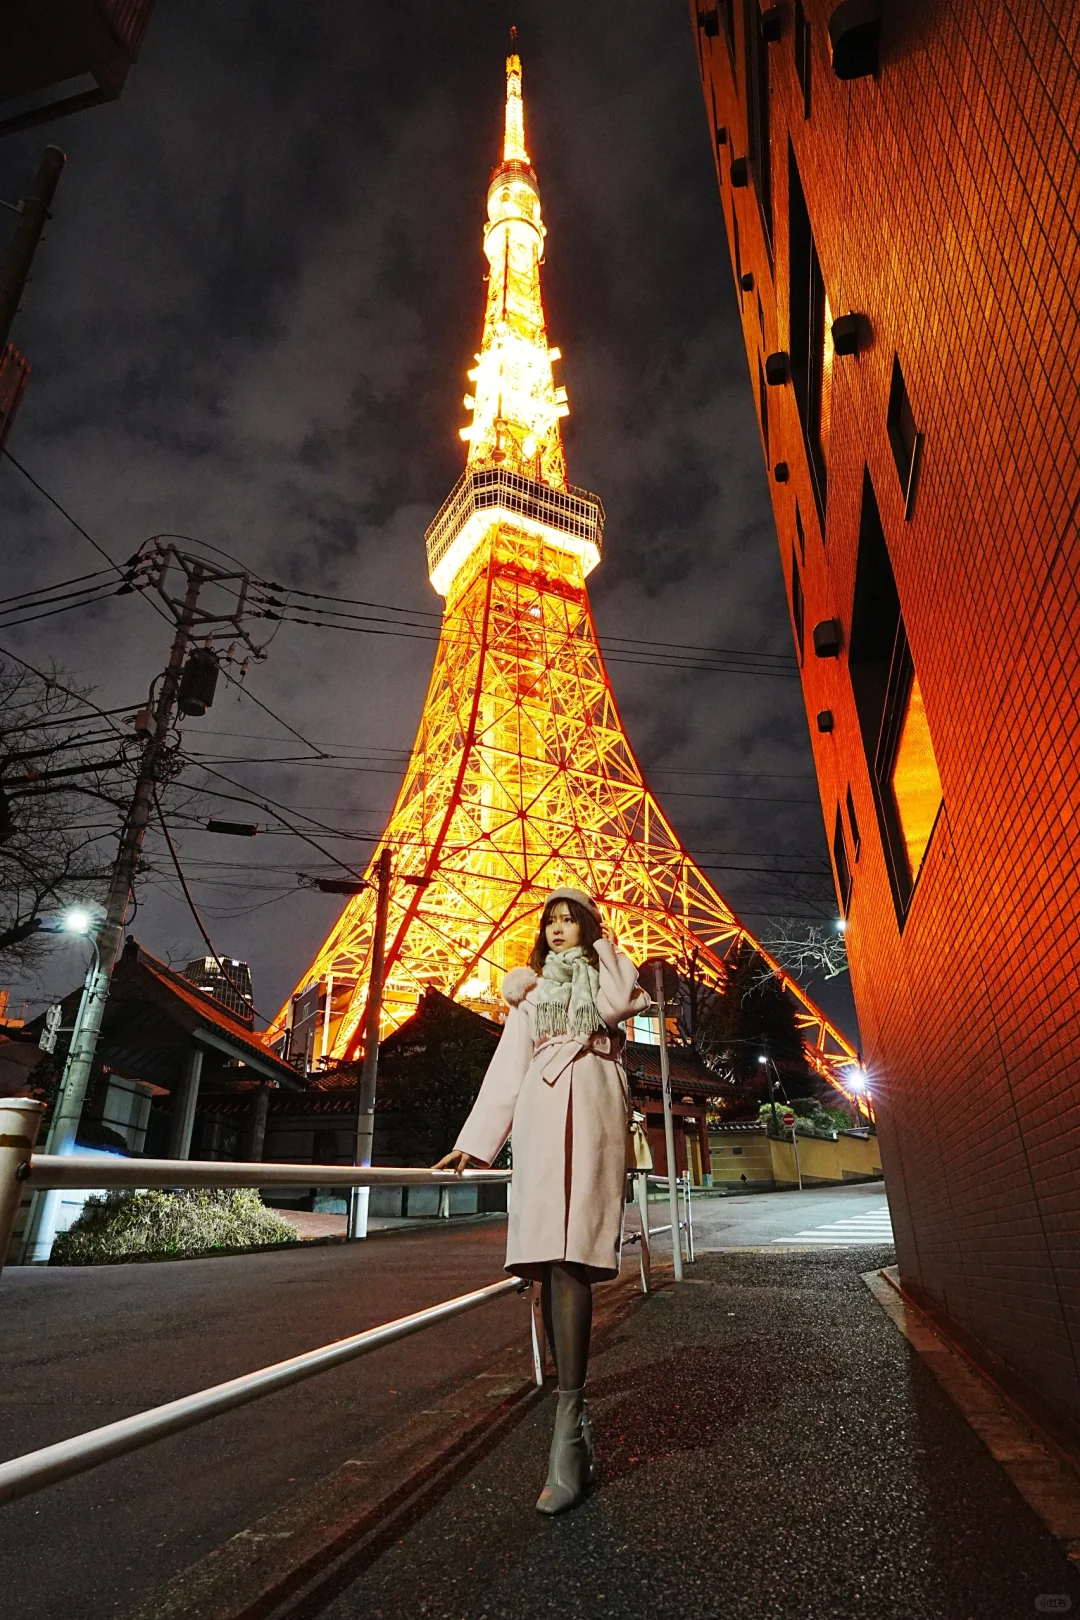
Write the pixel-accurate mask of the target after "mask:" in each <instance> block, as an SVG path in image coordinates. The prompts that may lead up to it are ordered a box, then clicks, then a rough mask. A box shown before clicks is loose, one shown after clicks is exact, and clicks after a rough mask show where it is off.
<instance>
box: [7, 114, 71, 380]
mask: <svg viewBox="0 0 1080 1620" xmlns="http://www.w3.org/2000/svg"><path fill="white" fill-rule="evenodd" d="M66 162H67V159H66V157H65V156H64V154H63V152H61V150H60V148H59V147H58V146H47V147H46V148H45V153H44V156H43V157H42V159H41V163H40V165H39V167H38V172H37V174H36V175H35V176H34V184H33V186H32V188H31V190H30V192H29V194H28V195H27V196H25V197H24V198H23V200H22V202H21V203H20V204H19V206H18V209H17V212H18V214H19V216H20V218H19V224H18V228H17V229H16V231H15V236H14V238H13V240H12V243H11V246H10V247H9V248H8V250H7V253H6V254H5V255H4V258H3V260H2V261H0V350H3V349H4V347H5V346H6V344H7V341H8V338H9V337H10V336H11V327H12V323H13V322H14V320H15V316H16V314H17V313H18V308H19V303H20V301H21V299H22V295H23V292H24V290H25V288H26V283H27V281H28V280H29V279H30V266H31V265H32V264H33V262H34V254H35V253H36V252H37V246H38V243H39V242H40V241H41V233H42V231H44V229H45V224H46V221H47V220H48V218H49V210H50V208H51V206H52V200H53V196H54V195H55V193H56V184H57V181H58V180H59V179H60V174H61V171H62V169H63V167H64V164H65V163H66Z"/></svg>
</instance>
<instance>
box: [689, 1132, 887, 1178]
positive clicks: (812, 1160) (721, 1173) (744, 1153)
mask: <svg viewBox="0 0 1080 1620" xmlns="http://www.w3.org/2000/svg"><path fill="white" fill-rule="evenodd" d="M798 1140H799V1163H800V1165H801V1167H802V1179H803V1186H804V1187H819V1186H827V1185H830V1184H835V1183H837V1182H844V1181H871V1180H875V1179H877V1178H878V1177H879V1176H880V1175H881V1173H882V1170H881V1149H880V1147H879V1144H878V1138H877V1137H876V1136H871V1137H870V1138H869V1139H867V1140H864V1139H863V1138H862V1137H858V1136H840V1137H838V1138H837V1140H836V1141H835V1142H827V1141H825V1140H824V1139H823V1138H821V1137H815V1136H800V1137H799V1139H798ZM709 1147H710V1149H711V1151H712V1162H713V1186H714V1187H727V1188H729V1189H737V1188H742V1189H744V1190H745V1191H746V1192H762V1191H765V1190H768V1189H770V1188H773V1187H795V1186H798V1173H797V1171H796V1168H795V1155H794V1152H793V1151H792V1147H791V1144H790V1142H774V1141H772V1140H771V1138H769V1137H767V1136H766V1135H765V1133H764V1131H760V1132H759V1131H754V1132H750V1131H746V1132H743V1131H710V1132H709Z"/></svg>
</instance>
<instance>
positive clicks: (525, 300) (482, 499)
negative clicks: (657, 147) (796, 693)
mask: <svg viewBox="0 0 1080 1620" xmlns="http://www.w3.org/2000/svg"><path fill="white" fill-rule="evenodd" d="M487 215H488V217H487V225H486V227H485V230H484V251H485V253H486V255H487V259H488V263H489V266H490V273H489V276H488V288H487V308H486V310H485V314H484V333H483V339H482V342H481V345H480V352H479V354H478V355H477V356H476V365H475V367H474V368H473V370H472V371H470V372H469V381H470V383H471V387H472V392H471V393H470V394H467V395H466V396H465V408H466V410H467V411H468V412H469V413H470V415H471V417H472V420H471V422H470V424H469V425H468V426H467V427H463V428H462V429H461V437H462V438H463V439H464V440H465V441H466V442H467V444H468V447H469V450H468V457H467V461H466V466H465V471H464V473H463V474H462V477H461V478H460V479H459V480H458V483H457V485H456V486H455V488H454V489H453V491H452V492H451V494H450V496H449V497H448V499H447V500H446V502H445V503H444V505H443V507H442V509H441V511H440V512H439V513H438V514H437V516H436V518H435V521H434V522H433V523H432V525H431V527H430V528H429V529H428V532H427V556H428V567H429V570H430V575H431V582H432V584H433V585H434V587H435V589H436V590H437V591H438V592H439V594H440V595H441V596H443V597H445V599H446V609H445V613H444V617H443V623H442V632H441V636H440V640H439V644H438V650H437V652H436V654H435V667H434V670H433V672H432V676H431V685H430V687H429V690H428V695H427V701H426V703H425V705H424V713H423V716H422V718H421V721H420V729H419V732H418V734H417V738H416V742H415V744H414V746H413V751H412V757H411V758H410V760H409V764H408V768H407V770H406V773H405V778H404V781H403V783H402V786H401V791H400V793H399V794H398V798H397V803H396V804H395V806H394V810H393V814H392V815H391V817H390V821H389V824H388V826H387V829H386V832H385V835H384V841H385V843H386V844H388V845H389V846H390V849H391V851H392V858H393V871H394V874H395V881H394V883H393V886H392V890H391V898H390V909H389V926H388V932H387V956H386V991H385V1024H386V1027H390V1026H392V1025H395V1024H398V1023H400V1022H401V1021H402V1020H403V1019H404V1018H406V1017H408V1015H409V1014H410V1013H411V1012H412V1010H413V1009H414V1007H415V1006H416V1001H417V997H418V996H419V994H420V993H421V992H422V991H423V990H424V989H425V988H426V987H427V986H435V987H437V988H438V989H439V990H441V991H443V992H444V993H445V994H447V995H451V996H454V997H456V998H457V999H458V1000H459V1001H463V1002H466V1003H468V1004H469V1005H471V1006H474V1007H476V1008H477V1009H478V1010H482V1011H488V1012H491V1011H494V1010H496V1009H498V1008H500V1007H501V1006H502V1002H501V998H500V995H499V985H500V983H501V979H502V975H503V974H504V972H505V971H506V970H507V969H508V968H510V967H514V966H516V965H518V964H519V963H521V962H522V961H524V959H525V957H526V956H527V954H528V952H529V949H530V948H531V945H532V941H533V939H534V937H535V933H536V926H537V917H538V912H539V909H540V907H541V905H542V903H543V900H544V897H545V895H546V894H547V892H548V891H549V890H550V889H552V888H554V887H556V886H557V885H559V884H565V883H572V884H575V885H577V886H579V887H581V888H585V889H587V890H589V891H590V892H591V893H593V894H595V895H597V896H598V897H599V898H600V899H601V900H602V902H603V905H604V909H605V911H606V913H607V916H608V917H609V919H610V921H611V924H612V927H613V929H614V931H615V933H616V935H617V938H618V941H619V943H620V944H621V945H622V946H623V948H624V949H625V950H626V951H627V952H628V953H629V954H630V955H631V956H633V957H634V958H635V959H636V960H638V961H641V960H643V959H644V958H645V957H648V956H653V955H661V954H662V955H665V956H668V957H670V958H672V959H673V960H685V959H686V957H687V956H688V955H689V954H690V952H692V951H693V950H695V949H696V950H697V951H698V960H699V963H700V965H701V968H702V969H703V970H704V972H705V973H706V974H707V975H709V976H711V977H712V978H713V980H714V982H718V981H719V980H720V979H721V977H722V975H723V959H724V956H725V954H726V952H727V951H729V950H730V949H731V947H732V945H733V944H735V943H736V942H737V941H739V940H749V941H750V943H752V944H756V942H754V941H753V940H752V938H751V936H750V935H749V934H748V932H747V931H746V929H744V928H743V927H742V925H741V924H740V922H739V921H738V919H737V918H736V916H735V915H734V913H733V912H732V911H731V909H730V907H729V906H728V905H727V904H726V903H725V902H724V901H723V900H722V899H721V897H720V896H719V894H717V892H716V890H715V889H714V888H713V887H712V885H711V884H710V883H709V882H708V881H707V880H706V878H705V877H704V876H703V875H702V874H701V872H699V871H698V869H697V867H696V866H695V865H694V863H693V861H692V860H691V859H690V857H689V856H688V855H687V854H686V852H685V850H684V849H683V848H682V845H681V844H680V842H679V839H678V838H677V837H676V835H675V833H674V832H673V831H672V829H671V826H670V824H669V823H668V821H667V819H666V817H665V816H664V814H663V812H662V811H661V810H660V807H659V805H658V804H657V802H656V800H655V799H654V798H653V796H652V794H651V793H650V792H649V789H648V788H647V786H646V784H645V780H644V778H643V776H642V774H641V769H640V767H639V766H638V763H637V761H636V759H635V758H634V753H633V749H632V748H631V746H630V743H629V740H628V739H627V736H626V733H625V732H624V730H623V727H622V722H621V721H620V718H619V713H618V710H617V708H616V706H615V699H614V696H613V695H612V691H611V684H610V682H609V680H608V675H607V671H606V669H605V667H604V661H603V658H602V657H601V654H600V648H599V645H598V642H597V637H596V630H595V626H594V624H593V619H592V613H591V611H590V608H589V598H588V594H587V592H586V589H585V578H586V575H587V574H589V573H590V572H591V571H592V569H593V568H595V567H596V565H597V563H598V562H599V561H600V553H601V541H602V535H603V527H604V512H603V508H602V507H601V505H600V502H599V500H598V499H597V497H596V496H595V495H590V494H589V493H588V492H587V491H586V490H583V489H575V488H574V487H573V486H572V485H570V484H569V483H568V482H567V478H566V459H565V456H564V454H563V445H562V435H561V431H560V426H559V423H560V419H561V418H562V417H563V416H565V415H566V414H567V411H568V406H567V403H566V390H565V388H561V387H560V386H559V385H558V384H557V383H556V382H555V378H554V373H553V367H554V365H555V363H556V362H557V361H558V359H559V358H560V356H559V351H558V349H555V348H551V347H549V345H548V339H547V328H546V324H545V320H544V305H543V300H542V297H541V291H540V263H541V260H542V258H543V252H544V236H545V231H544V225H543V221H542V219H541V213H540V194H539V190H538V187H537V179H536V174H535V171H534V170H533V168H532V165H531V164H530V162H529V157H528V153H527V151H526V147H525V130H524V118H523V108H522V98H521V63H520V60H519V58H518V57H517V56H516V55H514V56H511V57H509V59H508V61H507V66H506V124H505V138H504V143H503V154H502V161H501V162H500V163H499V164H498V166H497V167H496V169H495V172H494V174H493V176H492V180H491V184H490V186H489V188H488V196H487ZM376 858H377V856H376ZM374 866H375V862H374V860H373V862H372V868H371V871H370V874H369V875H371V876H372V877H374ZM409 878H412V879H414V880H415V879H417V878H421V879H428V880H429V881H428V882H427V884H426V885H424V886H420V885H418V884H417V883H416V882H415V881H414V882H412V883H410V882H408V881H407V880H408V879H409ZM374 913H375V904H374V893H373V892H372V891H368V892H367V893H365V894H361V895H358V896H356V897H355V898H354V899H352V900H350V901H349V903H348V904H347V905H346V907H345V910H344V912H343V913H342V915H341V918H340V919H339V921H338V923H337V925H336V927H335V928H334V929H333V931H332V932H331V934H330V937H329V938H328V939H327V941H326V944H325V945H324V946H323V948H322V950H321V951H320V952H319V954H318V956H317V957H316V959H315V961H314V962H313V963H312V964H311V967H310V968H309V970H308V972H307V973H306V974H305V975H304V977H303V979H302V980H301V982H300V985H299V986H298V990H297V995H296V996H295V997H294V998H293V999H292V1001H291V1002H290V1008H291V1012H290V1011H288V1010H287V1011H284V1012H282V1013H281V1014H280V1015H279V1018H278V1020H277V1022H276V1024H275V1026H274V1028H273V1029H272V1030H271V1031H270V1032H269V1034H268V1037H267V1038H268V1039H270V1040H273V1039H275V1038H276V1037H277V1036H279V1035H280V1033H281V1032H282V1030H283V1028H284V1026H285V1023H286V1021H287V1019H288V1018H289V1017H292V1018H293V1019H294V1020H295V1022H296V1024H297V1028H296V1031H295V1033H296V1035H297V1036H299V1035H300V1028H299V1026H300V1024H304V1025H305V1026H306V1033H305V1035H304V1038H303V1039H304V1043H305V1045H306V1049H307V1050H308V1051H310V1052H311V1053H312V1055H313V1057H314V1058H315V1059H318V1058H319V1057H323V1058H328V1059H329V1058H344V1057H350V1056H353V1055H355V1053H356V1050H357V1046H358V1043H359V1041H360V1039H361V1035H362V1025H363V1010H364V1004H365V1000H366V995H367V972H368V959H369V953H370V950H371V941H372V931H373V923H374ZM790 991H791V994H792V995H793V996H794V997H795V998H796V999H797V1001H798V1003H799V1006H798V1015H799V1021H800V1024H801V1026H802V1028H803V1031H804V1039H805V1041H806V1044H807V1050H808V1055H809V1056H810V1058H811V1061H812V1062H813V1063H814V1064H815V1066H816V1067H817V1068H818V1069H819V1070H820V1071H821V1072H822V1073H823V1074H826V1075H828V1076H829V1077H830V1078H832V1079H834V1080H836V1079H838V1078H839V1077H840V1075H841V1072H842V1070H843V1068H844V1066H845V1065H847V1064H849V1063H851V1062H852V1061H853V1059H854V1056H855V1054H854V1052H853V1051H852V1049H851V1047H850V1046H849V1045H848V1044H847V1042H846V1041H845V1040H844V1039H843V1037H842V1036H841V1035H840V1034H839V1033H838V1032H837V1031H836V1030H835V1029H833V1028H832V1027H831V1026H830V1025H829V1023H828V1022H827V1020H826V1019H825V1018H824V1016H823V1015H822V1014H821V1013H820V1012H819V1011H818V1009H817V1008H816V1007H815V1006H814V1005H813V1003H812V1002H811V1001H809V1000H808V999H807V997H806V996H805V995H803V993H802V992H801V991H800V990H799V988H798V986H797V985H794V984H792V985H790ZM294 1044H295V1043H294Z"/></svg>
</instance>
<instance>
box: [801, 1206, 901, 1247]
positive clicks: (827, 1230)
mask: <svg viewBox="0 0 1080 1620" xmlns="http://www.w3.org/2000/svg"><path fill="white" fill-rule="evenodd" d="M892 1241H893V1229H892V1220H891V1219H890V1217H889V1211H888V1207H887V1206H886V1208H885V1209H870V1210H867V1211H866V1212H865V1213H864V1214H862V1215H849V1216H846V1217H844V1218H843V1219H842V1220H839V1221H829V1222H828V1223H827V1224H826V1225H825V1226H813V1227H808V1228H807V1229H805V1230H804V1231H802V1232H796V1233H795V1234H794V1236H792V1237H779V1238H773V1242H774V1243H785V1244H791V1243H795V1244H799V1245H801V1246H802V1247H804V1248H808V1249H809V1248H847V1247H849V1246H851V1247H854V1246H857V1245H859V1244H871V1243H877V1244H881V1243H891V1242H892Z"/></svg>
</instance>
